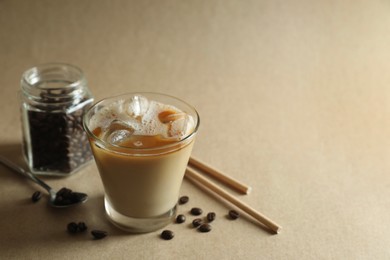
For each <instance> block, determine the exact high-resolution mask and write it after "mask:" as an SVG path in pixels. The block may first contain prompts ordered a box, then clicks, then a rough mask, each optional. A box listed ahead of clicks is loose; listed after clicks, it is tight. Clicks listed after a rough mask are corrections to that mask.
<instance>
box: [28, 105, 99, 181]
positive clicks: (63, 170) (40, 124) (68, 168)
mask: <svg viewBox="0 0 390 260" xmlns="http://www.w3.org/2000/svg"><path fill="white" fill-rule="evenodd" d="M81 102H84V101H81ZM88 107H89V105H87V106H85V107H82V108H80V109H78V110H75V111H74V112H72V113H65V112H58V113H57V112H55V113H52V112H51V111H50V110H48V107H46V106H45V107H42V111H35V110H31V111H28V114H27V117H28V118H27V121H28V129H29V132H28V136H29V138H28V140H30V143H27V142H26V140H27V139H26V138H25V140H24V142H25V146H24V147H25V149H24V153H25V154H26V156H27V150H28V149H27V148H28V147H29V148H30V149H31V151H32V153H31V158H30V159H31V160H32V167H33V169H34V170H36V171H42V172H55V173H58V174H68V173H71V172H73V171H74V170H76V169H77V168H79V167H80V166H82V165H83V164H84V163H85V162H86V161H89V160H91V159H92V152H91V150H90V145H89V143H88V138H87V136H86V133H85V132H84V130H83V128H82V114H83V112H84V110H86V109H87V108H88ZM75 154H78V156H72V155H75Z"/></svg>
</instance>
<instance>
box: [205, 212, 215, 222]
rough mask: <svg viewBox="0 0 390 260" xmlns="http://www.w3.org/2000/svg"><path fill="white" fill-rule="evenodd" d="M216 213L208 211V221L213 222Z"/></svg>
mask: <svg viewBox="0 0 390 260" xmlns="http://www.w3.org/2000/svg"><path fill="white" fill-rule="evenodd" d="M215 217H216V214H215V213H214V212H209V213H207V217H206V218H207V221H208V222H213V221H214V220H215Z"/></svg>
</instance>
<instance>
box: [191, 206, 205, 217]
mask: <svg viewBox="0 0 390 260" xmlns="http://www.w3.org/2000/svg"><path fill="white" fill-rule="evenodd" d="M190 212H191V214H192V215H194V216H199V215H202V213H203V210H202V209H201V208H192V209H191V211H190Z"/></svg>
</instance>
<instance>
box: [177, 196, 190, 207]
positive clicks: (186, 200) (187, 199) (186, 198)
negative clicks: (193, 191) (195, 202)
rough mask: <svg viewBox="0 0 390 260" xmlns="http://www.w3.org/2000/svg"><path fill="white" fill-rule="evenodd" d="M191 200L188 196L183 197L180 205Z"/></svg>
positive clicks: (180, 199)
mask: <svg viewBox="0 0 390 260" xmlns="http://www.w3.org/2000/svg"><path fill="white" fill-rule="evenodd" d="M189 200H190V198H189V197H188V196H181V197H180V198H179V204H180V205H183V204H186V203H187V202H188V201H189Z"/></svg>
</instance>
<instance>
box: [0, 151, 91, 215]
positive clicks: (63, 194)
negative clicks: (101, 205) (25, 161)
mask: <svg viewBox="0 0 390 260" xmlns="http://www.w3.org/2000/svg"><path fill="white" fill-rule="evenodd" d="M0 163H2V164H3V165H5V166H7V167H8V168H10V169H12V170H14V171H15V172H17V173H20V174H21V175H23V176H24V177H28V178H30V179H31V180H32V181H33V182H35V183H37V184H39V185H40V186H42V187H43V188H44V189H45V190H47V191H48V192H49V195H50V199H49V204H50V206H52V207H56V208H65V207H69V206H72V205H75V204H78V203H82V202H85V201H87V199H88V195H87V194H85V193H80V192H73V191H71V190H70V189H67V188H62V189H61V190H59V191H58V192H57V191H55V190H53V189H52V188H51V187H50V186H49V185H47V184H46V183H45V182H43V181H42V180H40V179H38V178H37V177H36V176H35V175H34V174H32V173H31V172H29V171H26V170H24V169H23V168H22V167H20V166H19V165H16V164H15V163H13V162H11V161H10V160H8V159H6V158H4V157H2V156H0Z"/></svg>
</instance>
